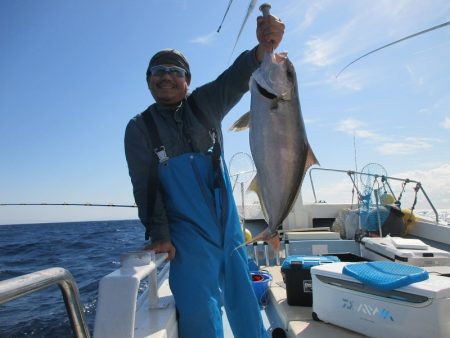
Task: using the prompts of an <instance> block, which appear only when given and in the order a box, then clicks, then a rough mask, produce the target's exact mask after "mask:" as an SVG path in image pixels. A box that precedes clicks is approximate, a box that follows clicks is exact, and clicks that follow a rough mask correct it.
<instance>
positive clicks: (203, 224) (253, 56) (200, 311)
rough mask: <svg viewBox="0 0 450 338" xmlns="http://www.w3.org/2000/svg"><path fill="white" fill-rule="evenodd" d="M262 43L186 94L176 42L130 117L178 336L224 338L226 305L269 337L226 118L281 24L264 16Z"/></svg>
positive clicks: (140, 191) (144, 213)
mask: <svg viewBox="0 0 450 338" xmlns="http://www.w3.org/2000/svg"><path fill="white" fill-rule="evenodd" d="M256 33H257V34H256V35H257V39H258V42H259V44H258V46H256V47H255V48H254V49H252V50H250V51H246V52H244V53H242V54H241V55H240V56H239V57H238V58H237V59H236V61H235V62H234V63H233V65H231V66H230V67H229V68H228V69H227V70H225V71H224V72H223V73H222V74H221V75H220V76H219V77H218V78H217V79H216V80H214V81H212V82H210V83H208V84H205V85H203V86H201V87H199V88H197V89H195V90H194V91H193V92H192V94H190V95H188V86H189V84H190V81H191V72H190V68H189V64H188V62H187V60H186V59H185V57H184V56H183V55H182V54H181V53H180V52H178V51H176V50H173V49H172V50H162V51H160V52H158V53H156V54H155V55H154V56H153V57H152V58H151V60H150V63H149V67H148V70H147V83H148V87H149V89H150V92H151V94H152V96H153V98H154V99H155V101H156V103H154V104H152V105H151V106H150V107H149V108H148V109H147V110H146V111H145V112H143V113H142V114H139V115H137V116H136V117H134V118H133V119H131V120H130V122H129V124H128V126H127V129H126V132H125V153H126V158H127V162H128V167H129V173H130V177H131V181H132V184H133V193H134V197H135V200H136V204H137V206H138V213H139V218H140V220H141V221H142V223H143V224H144V225H145V227H146V239H148V238H150V239H151V243H150V244H149V245H148V246H146V248H145V249H146V250H154V251H155V252H157V253H160V252H166V253H167V254H168V260H171V268H170V278H169V282H170V287H171V290H172V292H173V295H174V298H175V302H176V307H177V310H178V314H179V319H178V323H179V337H181V338H194V337H195V338H199V337H205V338H210V337H223V327H222V317H221V306H222V303H223V305H224V307H225V310H226V312H227V316H228V319H229V321H230V324H231V327H232V330H233V333H234V335H235V336H236V337H242V338H249V337H251V338H256V337H266V336H267V334H266V332H265V330H264V327H263V325H262V319H261V315H260V311H259V307H258V303H257V300H256V297H255V295H254V293H253V290H252V284H251V281H250V278H249V272H248V266H247V257H246V252H245V249H244V248H240V249H237V250H235V249H236V248H237V247H238V246H239V245H240V244H242V242H243V234H242V230H241V227H240V224H239V218H238V215H237V211H236V206H235V203H234V199H233V196H232V189H231V185H230V181H229V177H228V174H227V169H226V164H225V162H224V161H223V152H222V147H221V146H222V134H221V121H222V119H223V118H224V116H225V115H226V114H227V113H228V112H229V111H230V110H231V109H232V108H233V107H234V105H235V104H236V103H237V102H238V101H239V100H240V99H241V97H242V95H243V94H245V93H246V92H247V91H248V89H249V88H248V83H249V79H250V76H251V74H252V73H253V71H254V70H256V69H257V68H258V66H259V64H260V62H261V61H262V59H263V56H264V53H265V52H271V51H272V50H273V49H275V48H277V47H278V45H279V43H280V42H281V40H282V37H283V34H284V24H283V23H282V22H281V21H280V20H279V19H277V18H275V17H273V16H268V17H264V18H263V17H259V18H258V19H257V30H256Z"/></svg>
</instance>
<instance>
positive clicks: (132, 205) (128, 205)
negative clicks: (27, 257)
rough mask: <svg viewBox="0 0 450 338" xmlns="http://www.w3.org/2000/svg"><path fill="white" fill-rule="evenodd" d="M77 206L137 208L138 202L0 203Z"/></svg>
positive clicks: (11, 204)
mask: <svg viewBox="0 0 450 338" xmlns="http://www.w3.org/2000/svg"><path fill="white" fill-rule="evenodd" d="M44 205H45V206H77V207H113V208H137V205H136V204H113V203H108V204H100V203H89V202H86V203H65V202H63V203H46V202H42V203H0V207H5V206H44Z"/></svg>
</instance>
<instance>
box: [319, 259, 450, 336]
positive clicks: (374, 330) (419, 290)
mask: <svg viewBox="0 0 450 338" xmlns="http://www.w3.org/2000/svg"><path fill="white" fill-rule="evenodd" d="M346 264H355V263H345V262H340V263H330V264H326V265H320V266H314V267H312V268H311V276H312V286H313V312H314V313H315V315H317V317H318V318H319V319H320V320H322V321H325V322H328V323H332V324H335V325H337V326H340V327H344V328H347V329H349V330H353V331H356V332H359V333H362V334H365V335H368V336H369V337H380V338H386V337H396V338H402V337H404V338H413V337H415V338H428V337H433V338H448V337H450V316H449V314H450V278H449V277H444V276H437V275H430V277H429V279H427V280H425V281H422V282H418V283H414V284H410V285H408V286H405V287H401V288H398V289H396V290H380V289H373V288H370V287H367V286H365V285H363V284H361V283H360V282H359V281H357V280H356V279H354V278H352V277H350V276H347V275H343V274H342V269H343V267H344V266H345V265H346Z"/></svg>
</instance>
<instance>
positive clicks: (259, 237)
mask: <svg viewBox="0 0 450 338" xmlns="http://www.w3.org/2000/svg"><path fill="white" fill-rule="evenodd" d="M264 233H265V232H264V231H263V232H262V233H260V234H259V235H257V236H256V237H254V238H252V239H251V240H249V241H247V242H244V243H242V244H240V245H238V246H237V247H235V248H234V249H233V251H232V253H233V252H235V251H236V250H239V249H240V248H242V247H245V246H246V245H250V244H253V243H256V242H258V241H262V240H264V238H265V235H264Z"/></svg>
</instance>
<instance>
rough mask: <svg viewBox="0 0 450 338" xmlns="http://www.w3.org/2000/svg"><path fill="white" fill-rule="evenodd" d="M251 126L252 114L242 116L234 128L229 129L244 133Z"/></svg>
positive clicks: (233, 125) (234, 124)
mask: <svg viewBox="0 0 450 338" xmlns="http://www.w3.org/2000/svg"><path fill="white" fill-rule="evenodd" d="M249 126H250V112H247V113H245V114H244V115H242V116H241V117H240V118H239V119H238V120H237V121H236V122H234V123H233V124H232V126H231V127H230V128H229V129H228V130H230V131H242V130H245V129H248V128H249Z"/></svg>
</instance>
